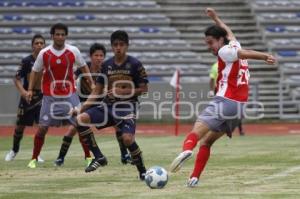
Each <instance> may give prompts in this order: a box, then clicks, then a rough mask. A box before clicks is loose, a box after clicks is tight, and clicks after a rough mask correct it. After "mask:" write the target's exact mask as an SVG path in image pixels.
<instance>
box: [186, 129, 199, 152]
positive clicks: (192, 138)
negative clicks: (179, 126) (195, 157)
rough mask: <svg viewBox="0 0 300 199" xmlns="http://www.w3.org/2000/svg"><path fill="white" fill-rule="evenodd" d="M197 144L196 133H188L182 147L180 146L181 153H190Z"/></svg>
mask: <svg viewBox="0 0 300 199" xmlns="http://www.w3.org/2000/svg"><path fill="white" fill-rule="evenodd" d="M197 143H198V136H197V134H196V133H193V132H190V133H189V134H188V135H187V136H186V138H185V140H184V142H183V146H182V150H183V151H186V150H190V151H192V150H193V149H194V148H195V146H196V145H197Z"/></svg>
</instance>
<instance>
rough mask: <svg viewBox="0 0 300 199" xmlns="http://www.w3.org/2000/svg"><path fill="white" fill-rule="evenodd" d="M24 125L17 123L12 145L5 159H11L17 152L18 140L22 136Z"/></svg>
mask: <svg viewBox="0 0 300 199" xmlns="http://www.w3.org/2000/svg"><path fill="white" fill-rule="evenodd" d="M24 129H25V126H24V125H17V126H16V128H15V131H14V136H13V147H12V149H11V150H10V151H9V152H8V153H7V154H6V156H5V161H12V160H14V158H15V157H16V155H17V153H18V152H19V149H20V142H21V140H22V138H23V132H24Z"/></svg>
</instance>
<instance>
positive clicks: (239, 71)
mask: <svg viewBox="0 0 300 199" xmlns="http://www.w3.org/2000/svg"><path fill="white" fill-rule="evenodd" d="M239 49H241V45H240V43H239V42H237V41H230V42H229V44H228V45H225V46H223V47H222V48H220V50H219V52H218V77H217V86H216V95H217V96H220V97H225V98H228V99H231V100H235V101H239V102H246V101H247V100H248V90H249V88H248V84H249V78H250V73H249V70H248V62H247V60H242V59H239V58H238V54H237V52H238V50H239Z"/></svg>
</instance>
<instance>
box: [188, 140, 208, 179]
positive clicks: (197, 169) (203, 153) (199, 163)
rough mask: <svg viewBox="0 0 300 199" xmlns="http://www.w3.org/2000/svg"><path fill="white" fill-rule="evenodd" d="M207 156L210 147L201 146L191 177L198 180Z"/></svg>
mask: <svg viewBox="0 0 300 199" xmlns="http://www.w3.org/2000/svg"><path fill="white" fill-rule="evenodd" d="M209 156H210V147H209V146H206V145H202V146H201V147H200V149H199V151H198V153H197V157H196V161H195V165H194V170H193V173H192V175H191V177H197V178H199V176H200V175H201V173H202V171H203V169H204V167H205V165H206V163H207V161H208V159H209Z"/></svg>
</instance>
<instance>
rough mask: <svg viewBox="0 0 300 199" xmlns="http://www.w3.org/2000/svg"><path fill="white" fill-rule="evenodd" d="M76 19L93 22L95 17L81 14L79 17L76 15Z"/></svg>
mask: <svg viewBox="0 0 300 199" xmlns="http://www.w3.org/2000/svg"><path fill="white" fill-rule="evenodd" d="M76 19H79V20H84V21H86V20H95V19H96V17H95V16H94V15H91V14H81V15H76Z"/></svg>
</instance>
